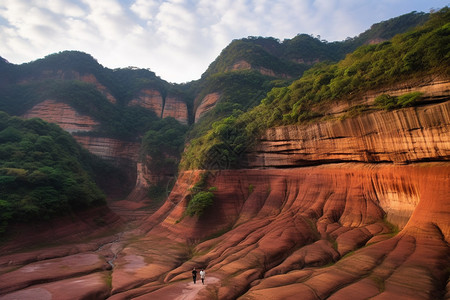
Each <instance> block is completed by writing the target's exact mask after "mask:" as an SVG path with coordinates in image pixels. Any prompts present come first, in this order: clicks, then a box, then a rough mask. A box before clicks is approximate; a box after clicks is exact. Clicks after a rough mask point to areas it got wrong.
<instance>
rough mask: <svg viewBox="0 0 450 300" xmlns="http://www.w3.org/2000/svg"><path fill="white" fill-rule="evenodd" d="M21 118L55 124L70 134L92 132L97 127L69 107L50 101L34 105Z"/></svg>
mask: <svg viewBox="0 0 450 300" xmlns="http://www.w3.org/2000/svg"><path fill="white" fill-rule="evenodd" d="M23 117H24V118H27V119H31V118H41V119H42V120H44V121H47V122H50V123H56V124H58V125H59V126H60V127H61V128H62V129H64V130H66V131H68V132H70V133H74V132H85V131H92V130H94V129H95V128H96V127H97V126H98V125H99V123H98V122H97V121H95V120H94V119H92V118H91V117H89V116H86V115H82V114H80V113H78V112H77V111H76V110H75V109H73V108H72V107H71V106H70V105H68V104H66V103H63V102H57V101H55V100H51V99H48V100H45V101H43V102H41V103H39V104H36V105H35V106H34V107H33V108H31V109H30V110H28V111H27V112H26V113H25V114H24V115H23Z"/></svg>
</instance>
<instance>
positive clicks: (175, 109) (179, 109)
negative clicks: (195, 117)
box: [162, 96, 189, 125]
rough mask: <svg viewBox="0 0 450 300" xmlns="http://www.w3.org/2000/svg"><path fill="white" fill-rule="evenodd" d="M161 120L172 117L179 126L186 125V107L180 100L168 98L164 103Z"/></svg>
mask: <svg viewBox="0 0 450 300" xmlns="http://www.w3.org/2000/svg"><path fill="white" fill-rule="evenodd" d="M162 117H163V118H167V117H172V118H174V119H176V120H177V121H178V122H180V123H181V124H185V125H187V124H188V121H189V117H188V110H187V105H186V103H185V102H183V101H182V100H181V99H180V98H177V97H173V96H169V97H167V98H166V100H165V103H164V111H163V114H162Z"/></svg>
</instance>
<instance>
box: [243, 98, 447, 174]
mask: <svg viewBox="0 0 450 300" xmlns="http://www.w3.org/2000/svg"><path fill="white" fill-rule="evenodd" d="M449 126H450V102H449V101H447V102H445V103H441V104H436V105H429V106H425V107H415V108H408V109H403V110H395V111H393V112H384V111H381V112H376V113H372V114H366V115H360V116H358V117H355V118H351V119H345V120H342V121H330V122H320V123H316V124H312V125H299V126H283V127H275V128H270V129H268V130H267V131H266V132H265V133H264V134H263V135H262V137H261V140H260V143H259V144H258V145H257V146H256V147H255V148H254V149H253V151H252V152H250V153H249V155H248V158H249V160H248V166H249V167H293V166H301V165H313V164H321V163H330V162H393V163H400V164H402V163H409V162H414V161H436V160H437V161H439V160H445V161H448V160H449V159H450V134H449Z"/></svg>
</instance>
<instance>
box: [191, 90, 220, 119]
mask: <svg viewBox="0 0 450 300" xmlns="http://www.w3.org/2000/svg"><path fill="white" fill-rule="evenodd" d="M219 100H220V94H219V93H211V94H208V95H206V96H205V97H203V99H201V101H200V104H199V105H198V107H197V108H196V109H195V123H197V122H198V121H199V120H200V118H201V117H202V116H203V115H204V114H206V113H207V112H209V111H210V110H211V109H213V108H214V107H215V106H216V104H217V102H218V101H219ZM195 102H197V101H195Z"/></svg>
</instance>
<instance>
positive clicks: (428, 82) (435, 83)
mask: <svg viewBox="0 0 450 300" xmlns="http://www.w3.org/2000/svg"><path fill="white" fill-rule="evenodd" d="M411 92H420V93H422V94H423V98H424V101H425V102H426V101H430V100H431V101H434V100H442V99H444V100H445V99H447V98H448V97H449V96H450V80H448V79H442V78H439V77H436V78H435V77H433V78H425V79H421V80H420V82H417V81H407V82H403V83H400V84H398V83H397V84H395V85H394V86H386V87H382V88H379V89H376V90H373V91H369V92H367V93H364V94H363V95H359V96H357V97H356V98H355V97H347V99H341V100H340V101H333V103H330V104H329V106H328V108H327V111H328V113H330V114H335V115H339V114H342V113H345V112H346V111H347V110H348V109H349V108H350V107H352V106H355V105H373V103H374V101H375V98H376V97H377V96H379V95H382V94H388V95H390V96H401V95H403V94H406V93H411ZM349 98H350V99H349Z"/></svg>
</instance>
